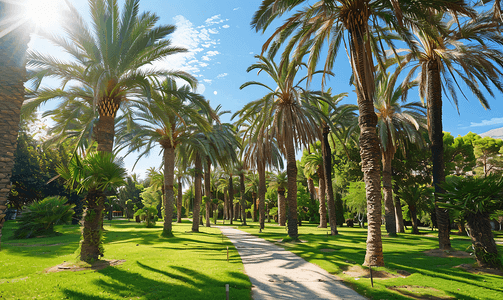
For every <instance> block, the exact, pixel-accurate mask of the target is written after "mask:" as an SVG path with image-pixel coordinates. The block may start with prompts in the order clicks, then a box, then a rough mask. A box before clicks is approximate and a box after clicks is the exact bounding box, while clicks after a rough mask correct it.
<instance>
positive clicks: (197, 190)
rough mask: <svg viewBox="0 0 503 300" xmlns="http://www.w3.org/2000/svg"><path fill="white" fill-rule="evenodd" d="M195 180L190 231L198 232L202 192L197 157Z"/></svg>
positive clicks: (201, 164)
mask: <svg viewBox="0 0 503 300" xmlns="http://www.w3.org/2000/svg"><path fill="white" fill-rule="evenodd" d="M194 169H195V173H196V174H195V179H194V207H193V210H194V211H193V213H192V231H194V232H199V212H200V211H201V201H202V191H201V181H202V177H203V176H202V173H203V163H202V162H201V158H200V157H199V155H196V158H195V160H194Z"/></svg>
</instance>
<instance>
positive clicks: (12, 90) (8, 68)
mask: <svg viewBox="0 0 503 300" xmlns="http://www.w3.org/2000/svg"><path fill="white" fill-rule="evenodd" d="M14 3H15V2H12V3H8V2H6V1H0V22H1V21H4V20H7V19H8V18H11V17H12V16H11V15H10V12H11V10H10V9H12V8H13V7H17V5H14ZM29 23H30V22H25V23H24V25H22V26H21V27H19V28H17V29H15V30H13V31H12V32H11V33H9V34H7V35H5V36H3V37H2V38H1V40H0V49H1V50H0V74H1V75H0V134H1V138H0V243H1V240H2V229H3V224H4V222H5V216H6V214H5V211H6V210H7V196H8V195H9V193H10V189H11V184H10V178H11V176H12V168H13V167H14V153H15V152H16V147H17V135H18V131H19V119H20V118H19V116H20V111H21V106H22V105H23V101H24V82H25V81H26V68H25V63H26V62H25V59H26V49H27V48H28V42H29V41H30V33H31V29H30V28H27V26H29ZM0 246H1V244H0ZM0 249H1V247H0Z"/></svg>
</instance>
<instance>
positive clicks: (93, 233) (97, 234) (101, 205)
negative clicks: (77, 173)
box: [80, 190, 105, 263]
mask: <svg viewBox="0 0 503 300" xmlns="http://www.w3.org/2000/svg"><path fill="white" fill-rule="evenodd" d="M85 204H86V210H85V212H84V215H83V221H82V227H83V228H82V237H83V239H82V245H81V247H80V260H82V261H85V262H88V263H92V262H94V261H96V260H98V259H99V258H100V256H103V245H102V240H101V235H102V230H101V225H102V224H103V210H104V209H105V196H104V195H103V193H102V192H99V191H96V190H91V191H89V192H88V193H87V196H86V199H85Z"/></svg>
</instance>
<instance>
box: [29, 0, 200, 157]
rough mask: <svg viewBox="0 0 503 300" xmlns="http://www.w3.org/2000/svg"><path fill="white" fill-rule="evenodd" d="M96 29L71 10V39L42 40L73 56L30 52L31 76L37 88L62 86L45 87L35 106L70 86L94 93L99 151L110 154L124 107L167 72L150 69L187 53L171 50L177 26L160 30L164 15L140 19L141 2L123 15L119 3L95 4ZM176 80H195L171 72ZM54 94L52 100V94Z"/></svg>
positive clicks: (130, 2)
mask: <svg viewBox="0 0 503 300" xmlns="http://www.w3.org/2000/svg"><path fill="white" fill-rule="evenodd" d="M89 5H90V8H91V17H92V20H93V22H92V27H91V29H89V27H88V26H87V25H86V24H85V22H84V20H83V18H82V17H81V16H80V14H79V13H78V12H77V10H76V9H75V8H74V7H73V6H71V5H69V6H70V11H69V13H68V14H66V16H65V19H64V22H62V26H63V29H64V30H65V32H66V33H67V37H66V38H63V37H60V36H55V35H52V34H44V35H43V36H44V37H45V38H46V39H48V40H49V41H50V42H52V43H53V44H55V45H57V46H58V47H60V48H61V49H62V50H64V51H65V52H66V53H68V54H70V55H71V56H72V58H73V59H72V60H71V61H63V60H61V59H59V58H56V57H53V56H51V55H46V54H42V53H40V52H38V51H30V52H29V54H28V66H29V67H31V68H34V69H35V70H34V72H33V73H32V75H31V78H32V79H33V80H34V85H35V87H36V88H38V85H39V84H40V82H41V81H42V79H43V78H45V77H55V78H57V79H60V80H61V88H57V89H50V88H45V89H42V90H41V92H43V93H44V94H45V95H46V96H45V97H37V98H34V99H32V103H31V104H32V106H39V105H41V104H42V103H44V102H46V101H47V100H49V99H57V98H58V97H59V95H61V94H62V93H66V91H65V86H66V84H67V83H68V82H70V81H71V82H77V83H78V85H84V86H86V87H88V88H89V89H91V90H92V91H93V108H94V109H96V110H97V112H98V115H99V118H98V120H97V122H96V123H95V127H94V130H93V132H94V135H95V140H96V141H97V142H98V151H106V152H111V151H112V150H113V142H114V137H115V126H114V124H115V117H116V115H117V112H118V110H119V107H120V106H121V104H122V103H123V102H124V101H126V100H129V99H131V98H132V97H134V96H136V95H137V94H138V90H139V89H143V90H144V91H145V92H146V93H147V96H148V93H149V92H150V89H149V87H148V86H149V81H148V80H147V77H148V76H150V75H162V74H163V73H164V74H166V73H169V72H160V71H155V70H153V69H148V68H146V66H148V65H150V64H151V63H152V62H154V61H156V60H159V59H162V58H164V57H166V56H168V55H172V54H176V53H180V52H185V51H186V49H183V48H179V47H173V46H171V41H170V40H169V39H167V36H168V35H169V34H171V33H173V31H174V30H175V27H174V26H172V25H166V26H155V23H156V22H157V21H158V20H159V17H158V16H156V15H155V14H153V13H150V12H145V13H143V14H141V15H139V0H126V1H125V4H124V9H123V11H122V15H121V16H120V17H119V15H118V14H119V7H118V3H117V1H105V0H90V1H89ZM171 75H172V76H174V77H180V78H184V79H186V80H188V81H189V82H190V83H191V84H192V85H194V84H195V79H194V78H193V77H192V76H190V75H188V74H187V73H184V72H180V71H177V72H171ZM50 93H53V94H54V96H53V97H51V98H49V97H47V94H50Z"/></svg>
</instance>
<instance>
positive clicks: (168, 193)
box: [162, 147, 181, 237]
mask: <svg viewBox="0 0 503 300" xmlns="http://www.w3.org/2000/svg"><path fill="white" fill-rule="evenodd" d="M174 181H175V148H172V147H166V148H164V199H163V202H164V203H163V204H164V226H163V230H162V235H163V236H166V237H170V236H173V224H172V223H173V221H172V220H173V206H174V203H175V192H174V191H173V183H174ZM180 214H181V212H180Z"/></svg>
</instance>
